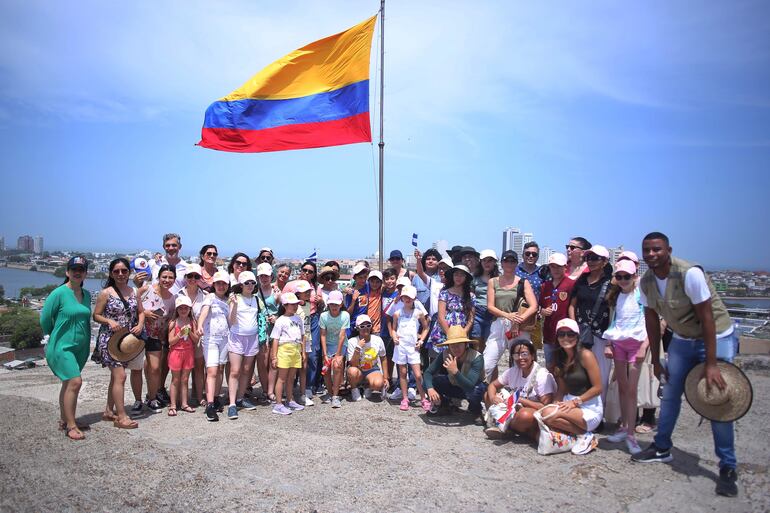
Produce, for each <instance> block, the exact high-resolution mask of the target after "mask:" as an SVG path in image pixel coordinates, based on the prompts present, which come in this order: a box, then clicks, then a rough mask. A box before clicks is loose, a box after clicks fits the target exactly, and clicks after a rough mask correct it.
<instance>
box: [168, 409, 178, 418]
mask: <svg viewBox="0 0 770 513" xmlns="http://www.w3.org/2000/svg"><path fill="white" fill-rule="evenodd" d="M168 416H169V417H176V408H169V409H168Z"/></svg>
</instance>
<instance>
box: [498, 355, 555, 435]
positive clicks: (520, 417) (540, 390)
mask: <svg viewBox="0 0 770 513" xmlns="http://www.w3.org/2000/svg"><path fill="white" fill-rule="evenodd" d="M511 356H512V358H513V363H514V366H513V367H511V368H509V369H508V370H506V371H505V372H503V374H502V376H500V377H499V378H498V379H495V380H493V381H492V382H491V383H490V384H489V388H487V393H486V395H485V397H484V401H485V402H486V404H487V407H489V406H490V405H492V404H498V403H501V402H502V398H501V397H500V396H499V395H497V392H498V390H500V388H502V387H507V388H508V389H509V390H510V391H511V393H516V392H518V393H519V400H518V402H517V403H516V404H515V405H514V409H515V411H516V413H515V414H514V416H513V420H511V423H510V424H509V425H508V429H509V430H510V431H514V432H516V433H521V434H524V435H527V436H528V437H530V438H532V439H533V440H537V438H538V436H539V435H540V428H539V427H538V424H537V421H536V420H535V417H534V415H535V412H536V411H537V410H539V409H540V408H542V407H543V406H545V405H546V404H550V403H551V401H552V400H553V397H554V394H555V393H556V381H554V379H553V376H552V375H551V373H550V372H548V369H546V368H544V367H540V366H539V365H538V364H537V351H536V349H535V346H534V344H532V342H530V341H529V340H517V341H516V342H514V343H513V346H512V347H511ZM484 433H486V435H487V436H488V437H490V438H500V436H501V435H502V434H503V433H502V432H501V431H500V430H499V429H498V428H497V427H495V426H490V427H488V428H487V429H485V430H484Z"/></svg>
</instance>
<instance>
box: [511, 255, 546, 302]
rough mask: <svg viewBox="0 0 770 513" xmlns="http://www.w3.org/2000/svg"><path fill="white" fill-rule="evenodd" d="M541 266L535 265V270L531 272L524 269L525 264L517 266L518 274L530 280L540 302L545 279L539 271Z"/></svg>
mask: <svg viewBox="0 0 770 513" xmlns="http://www.w3.org/2000/svg"><path fill="white" fill-rule="evenodd" d="M539 270H540V267H538V266H535V270H534V271H532V272H531V273H528V272H527V270H526V269H524V265H523V264H519V265H517V266H516V276H520V277H521V278H524V279H526V280H528V281H529V284H530V285H532V290H533V291H534V292H535V297H536V298H537V300H538V302H539V301H540V289H542V288H543V279H542V278H540V274H539V272H538V271H539Z"/></svg>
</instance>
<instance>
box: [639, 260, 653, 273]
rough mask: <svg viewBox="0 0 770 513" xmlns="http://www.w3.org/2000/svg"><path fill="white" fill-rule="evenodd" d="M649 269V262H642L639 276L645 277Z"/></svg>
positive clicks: (640, 262)
mask: <svg viewBox="0 0 770 513" xmlns="http://www.w3.org/2000/svg"><path fill="white" fill-rule="evenodd" d="M649 268H650V266H649V265H647V262H645V261H644V260H640V261H639V267H638V269H637V273H639V276H644V273H646V272H647V271H648V270H649Z"/></svg>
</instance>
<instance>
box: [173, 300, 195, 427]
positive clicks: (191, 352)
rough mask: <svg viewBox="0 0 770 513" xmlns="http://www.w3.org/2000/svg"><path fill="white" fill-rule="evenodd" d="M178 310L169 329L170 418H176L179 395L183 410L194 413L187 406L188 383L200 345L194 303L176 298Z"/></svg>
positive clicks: (193, 410) (193, 409)
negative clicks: (196, 351)
mask: <svg viewBox="0 0 770 513" xmlns="http://www.w3.org/2000/svg"><path fill="white" fill-rule="evenodd" d="M175 307H176V310H175V311H174V317H173V319H172V320H171V324H169V327H168V345H169V351H168V368H169V369H171V404H169V406H168V416H169V417H176V407H177V394H180V395H181V398H180V402H181V410H182V411H185V412H187V413H194V412H195V408H192V407H191V406H190V405H189V404H187V381H188V379H189V378H190V371H191V370H192V369H193V366H194V361H195V348H194V345H197V344H198V340H200V339H199V337H198V330H197V328H196V326H195V319H193V318H192V315H191V313H192V302H191V301H190V298H188V297H187V296H179V297H177V298H176V303H175Z"/></svg>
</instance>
